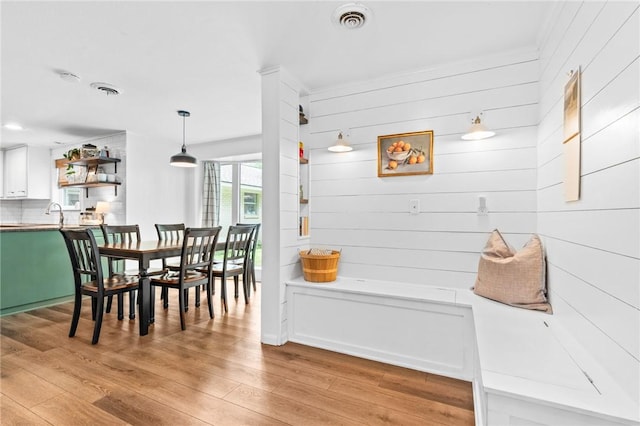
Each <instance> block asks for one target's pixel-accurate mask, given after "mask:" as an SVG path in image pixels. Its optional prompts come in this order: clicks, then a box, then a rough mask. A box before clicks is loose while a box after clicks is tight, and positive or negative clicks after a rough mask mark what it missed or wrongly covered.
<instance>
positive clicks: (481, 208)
mask: <svg viewBox="0 0 640 426" xmlns="http://www.w3.org/2000/svg"><path fill="white" fill-rule="evenodd" d="M487 214H489V209H488V208H487V197H485V196H484V195H480V196H478V216H486V215H487Z"/></svg>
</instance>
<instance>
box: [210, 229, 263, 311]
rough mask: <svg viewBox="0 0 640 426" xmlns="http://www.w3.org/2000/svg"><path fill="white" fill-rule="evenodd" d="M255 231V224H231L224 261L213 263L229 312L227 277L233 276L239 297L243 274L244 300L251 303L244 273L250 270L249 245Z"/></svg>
mask: <svg viewBox="0 0 640 426" xmlns="http://www.w3.org/2000/svg"><path fill="white" fill-rule="evenodd" d="M254 231H255V227H254V226H237V225H231V226H229V230H228V232H227V239H226V242H225V245H224V257H223V259H222V262H220V263H213V264H212V273H213V277H214V278H220V279H221V280H222V284H221V286H220V299H221V300H222V304H223V306H224V311H225V312H228V311H229V308H228V304H227V278H231V277H233V281H234V285H235V293H234V296H235V298H238V282H239V277H240V276H242V289H243V291H244V301H245V303H249V290H248V289H247V282H248V281H247V275H246V274H245V273H244V271H245V270H248V261H249V247H250V245H251V236H252V235H253V233H254Z"/></svg>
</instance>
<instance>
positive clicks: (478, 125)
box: [462, 113, 496, 141]
mask: <svg viewBox="0 0 640 426" xmlns="http://www.w3.org/2000/svg"><path fill="white" fill-rule="evenodd" d="M481 115H482V113H480V114H479V115H477V116H476V118H475V119H473V120H471V127H470V128H469V131H468V132H467V133H465V134H464V135H462V139H463V140H465V141H478V140H480V139H487V138H490V137H492V136H494V135H495V134H496V132H492V131H491V130H489V129H488V128H487V126H485V125H484V124H482V122H481V120H480V116H481Z"/></svg>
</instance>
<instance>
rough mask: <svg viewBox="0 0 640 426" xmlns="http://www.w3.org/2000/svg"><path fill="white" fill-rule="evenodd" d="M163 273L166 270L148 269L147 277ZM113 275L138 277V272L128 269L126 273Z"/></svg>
mask: <svg viewBox="0 0 640 426" xmlns="http://www.w3.org/2000/svg"><path fill="white" fill-rule="evenodd" d="M165 272H167V270H166V269H162V268H150V269H147V275H162V274H164V273H165ZM113 275H119V276H126V277H136V278H137V277H139V276H140V271H138V270H136V269H129V270H127V271H124V272H114V274H113Z"/></svg>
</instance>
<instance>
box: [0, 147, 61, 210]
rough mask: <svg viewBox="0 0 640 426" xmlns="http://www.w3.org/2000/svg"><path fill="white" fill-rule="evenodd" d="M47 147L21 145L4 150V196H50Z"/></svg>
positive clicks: (41, 197) (49, 161)
mask: <svg viewBox="0 0 640 426" xmlns="http://www.w3.org/2000/svg"><path fill="white" fill-rule="evenodd" d="M50 163H51V154H50V152H49V148H40V147H30V146H21V147H18V148H11V149H7V150H6V151H4V194H3V197H4V198H31V199H49V198H51V187H50V182H49V179H50V176H51V173H50V167H51V165H50Z"/></svg>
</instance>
